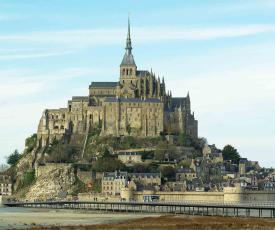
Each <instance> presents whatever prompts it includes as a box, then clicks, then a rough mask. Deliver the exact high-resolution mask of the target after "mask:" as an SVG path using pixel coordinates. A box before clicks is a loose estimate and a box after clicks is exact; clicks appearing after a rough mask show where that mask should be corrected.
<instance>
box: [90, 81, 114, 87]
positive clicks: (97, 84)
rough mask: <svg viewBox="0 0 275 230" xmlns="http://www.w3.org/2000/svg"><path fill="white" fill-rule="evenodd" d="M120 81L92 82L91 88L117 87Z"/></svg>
mask: <svg viewBox="0 0 275 230" xmlns="http://www.w3.org/2000/svg"><path fill="white" fill-rule="evenodd" d="M118 85H119V82H92V83H91V85H90V87H89V88H115V87H116V86H118Z"/></svg>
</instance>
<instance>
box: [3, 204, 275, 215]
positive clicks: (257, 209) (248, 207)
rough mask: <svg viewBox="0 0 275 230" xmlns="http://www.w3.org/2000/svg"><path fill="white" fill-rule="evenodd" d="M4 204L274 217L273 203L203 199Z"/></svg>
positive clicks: (274, 205) (47, 207)
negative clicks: (206, 200) (210, 200)
mask: <svg viewBox="0 0 275 230" xmlns="http://www.w3.org/2000/svg"><path fill="white" fill-rule="evenodd" d="M3 204H4V205H5V206H8V207H24V208H46V209H82V210H93V211H99V212H134V213H138V212H139V213H158V214H186V215H205V216H233V217H258V218H275V202H274V203H273V202H272V203H271V202H268V203H214V202H211V203H207V202H198V201H196V202H190V201H188V202H124V201H121V202H107V201H37V202H27V201H26V202H23V201H20V202H4V203H3Z"/></svg>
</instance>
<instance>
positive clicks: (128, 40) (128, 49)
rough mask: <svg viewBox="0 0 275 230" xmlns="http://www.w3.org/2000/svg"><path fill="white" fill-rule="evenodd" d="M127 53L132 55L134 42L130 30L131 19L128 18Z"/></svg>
mask: <svg viewBox="0 0 275 230" xmlns="http://www.w3.org/2000/svg"><path fill="white" fill-rule="evenodd" d="M125 49H126V52H127V54H128V55H129V54H131V53H132V42H131V30H130V18H129V17H128V33H127V39H126V47H125Z"/></svg>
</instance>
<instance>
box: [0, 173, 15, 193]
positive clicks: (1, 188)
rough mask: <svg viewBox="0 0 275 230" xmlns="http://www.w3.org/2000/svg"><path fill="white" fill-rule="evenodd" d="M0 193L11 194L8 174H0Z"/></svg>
mask: <svg viewBox="0 0 275 230" xmlns="http://www.w3.org/2000/svg"><path fill="white" fill-rule="evenodd" d="M0 195H6V196H11V195H12V182H11V178H10V177H9V176H6V175H0Z"/></svg>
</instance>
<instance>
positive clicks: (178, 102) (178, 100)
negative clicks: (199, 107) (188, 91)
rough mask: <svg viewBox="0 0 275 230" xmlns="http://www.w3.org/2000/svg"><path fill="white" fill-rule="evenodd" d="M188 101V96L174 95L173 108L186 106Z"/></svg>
mask: <svg viewBox="0 0 275 230" xmlns="http://www.w3.org/2000/svg"><path fill="white" fill-rule="evenodd" d="M187 103H188V100H187V97H173V98H172V108H177V107H180V106H182V107H183V106H185V105H186V104H187Z"/></svg>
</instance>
